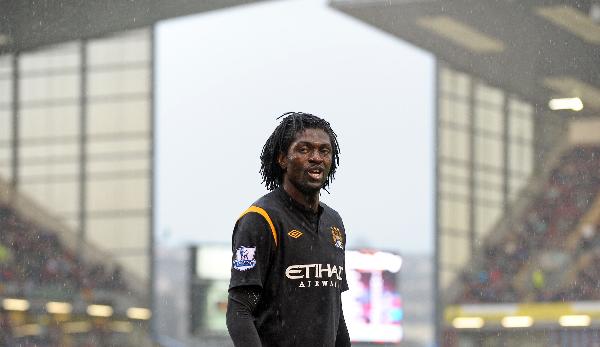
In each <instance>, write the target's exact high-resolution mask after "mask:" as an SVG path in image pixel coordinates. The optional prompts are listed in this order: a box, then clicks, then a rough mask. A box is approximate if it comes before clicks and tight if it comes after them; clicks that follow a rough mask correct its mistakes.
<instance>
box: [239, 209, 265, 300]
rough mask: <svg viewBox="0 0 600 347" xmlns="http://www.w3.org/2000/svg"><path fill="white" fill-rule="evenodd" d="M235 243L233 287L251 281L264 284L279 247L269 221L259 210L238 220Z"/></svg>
mask: <svg viewBox="0 0 600 347" xmlns="http://www.w3.org/2000/svg"><path fill="white" fill-rule="evenodd" d="M231 243H232V252H233V254H232V257H231V280H230V281H229V289H231V288H234V287H239V286H248V285H257V286H260V287H263V284H264V283H265V279H266V277H267V274H268V272H269V267H270V259H271V253H272V252H273V250H274V247H275V240H274V239H273V234H272V232H271V229H270V227H269V224H268V222H267V221H266V220H265V218H264V217H263V216H261V215H260V214H258V213H246V214H245V215H243V216H242V217H241V218H240V219H239V220H238V221H237V223H236V224H235V227H234V229H233V236H232V242H231Z"/></svg>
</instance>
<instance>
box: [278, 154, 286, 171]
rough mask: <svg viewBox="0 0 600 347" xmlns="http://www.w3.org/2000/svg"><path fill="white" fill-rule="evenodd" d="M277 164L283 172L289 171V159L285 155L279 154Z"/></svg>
mask: <svg viewBox="0 0 600 347" xmlns="http://www.w3.org/2000/svg"><path fill="white" fill-rule="evenodd" d="M277 163H278V164H279V166H280V167H281V169H282V170H283V171H285V170H286V169H287V157H286V156H285V154H283V153H279V155H278V156H277Z"/></svg>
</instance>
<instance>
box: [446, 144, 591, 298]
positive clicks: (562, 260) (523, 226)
mask: <svg viewBox="0 0 600 347" xmlns="http://www.w3.org/2000/svg"><path fill="white" fill-rule="evenodd" d="M599 189H600V148H598V147H577V148H574V149H572V150H570V151H568V153H566V154H565V155H563V156H562V158H561V159H560V163H559V164H558V165H557V166H556V167H555V168H554V169H553V170H552V172H551V174H550V176H549V178H548V180H547V182H545V185H544V186H543V189H542V190H541V192H538V194H537V195H536V196H535V197H534V198H533V199H532V202H531V204H530V205H529V206H528V207H527V208H526V209H525V212H524V213H523V214H522V215H519V216H513V218H514V219H513V220H512V223H511V225H512V227H511V228H510V231H509V232H508V233H506V234H504V235H503V236H502V238H501V240H500V241H499V242H498V241H497V240H496V241H495V242H494V243H493V244H491V242H489V243H488V244H487V245H486V246H484V249H483V254H482V256H481V259H482V261H481V262H480V264H479V266H477V267H476V268H469V269H465V271H464V273H463V274H462V278H461V282H462V283H463V286H462V292H461V293H460V295H459V297H458V298H457V300H456V301H457V302H460V303H469V302H516V301H528V300H534V301H556V300H565V299H569V298H576V299H577V300H591V299H600V290H599V289H598V286H599V285H600V270H598V269H597V266H594V267H592V268H589V269H584V270H582V271H580V272H579V274H577V276H576V281H574V284H573V285H572V286H571V287H570V288H566V289H565V288H561V287H554V285H555V283H560V281H558V280H556V278H559V277H560V276H565V268H564V267H565V266H569V264H570V266H571V267H573V266H574V265H573V264H576V260H577V259H576V258H577V257H579V256H580V255H581V252H584V251H594V250H596V252H597V260H598V261H600V235H598V233H596V226H594V225H590V226H587V227H586V228H587V229H584V231H583V233H582V234H583V235H582V237H581V241H580V242H581V247H579V248H578V252H575V253H574V252H572V250H569V249H568V248H567V239H568V237H569V235H571V234H572V233H574V232H576V230H575V229H576V227H577V223H578V222H579V221H580V220H581V218H582V216H583V215H584V214H585V213H586V212H587V211H588V210H589V209H590V207H591V205H592V204H593V202H594V201H595V199H596V197H597V196H598V192H599ZM505 218H507V217H505ZM524 269H525V271H524V272H525V275H524V276H523V273H522V271H523V270H524ZM561 278H562V277H561ZM519 280H521V281H522V282H523V280H524V281H525V282H526V283H524V285H523V286H522V288H516V287H515V286H516V282H518V281H519ZM557 285H558V284H557Z"/></svg>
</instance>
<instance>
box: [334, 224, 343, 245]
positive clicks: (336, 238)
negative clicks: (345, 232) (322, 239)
mask: <svg viewBox="0 0 600 347" xmlns="http://www.w3.org/2000/svg"><path fill="white" fill-rule="evenodd" d="M331 237H332V238H333V245H334V246H336V247H337V248H339V249H344V240H343V239H342V232H341V231H340V228H338V227H331Z"/></svg>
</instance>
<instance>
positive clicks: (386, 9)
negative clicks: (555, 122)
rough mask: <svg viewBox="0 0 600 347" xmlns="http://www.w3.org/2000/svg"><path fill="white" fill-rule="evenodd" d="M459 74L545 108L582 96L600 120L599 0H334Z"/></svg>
mask: <svg viewBox="0 0 600 347" xmlns="http://www.w3.org/2000/svg"><path fill="white" fill-rule="evenodd" d="M330 5H331V6H332V7H334V8H336V9H338V10H340V11H341V12H344V13H346V14H348V15H350V16H352V17H355V18H357V19H359V20H361V21H364V22H366V23H369V24H371V25H373V26H375V27H377V28H379V29H381V30H383V31H386V32H388V33H390V34H392V35H394V36H397V37H399V38H401V39H403V40H406V41H408V42H410V43H412V44H414V45H416V46H418V47H421V48H423V49H426V50H428V51H430V52H432V53H433V54H435V55H436V56H437V57H438V58H440V59H441V60H442V61H445V62H447V63H449V64H450V66H452V67H453V68H456V69H459V70H463V71H465V72H468V73H471V74H473V75H475V76H477V77H479V78H481V79H483V80H485V81H486V82H488V83H490V84H492V85H496V86H499V87H501V88H503V89H505V90H508V91H510V92H513V93H516V94H518V95H521V96H522V97H524V98H526V99H528V100H530V101H533V102H536V103H538V104H540V105H547V104H548V101H549V100H550V99H551V98H554V97H574V96H578V97H580V98H581V99H582V100H583V104H584V109H583V111H582V112H581V113H580V114H581V115H600V1H597V0H578V1H559V0H530V1H515V0H481V1H477V0H452V1H451V0H331V2H330Z"/></svg>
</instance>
